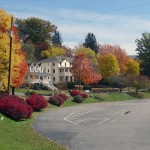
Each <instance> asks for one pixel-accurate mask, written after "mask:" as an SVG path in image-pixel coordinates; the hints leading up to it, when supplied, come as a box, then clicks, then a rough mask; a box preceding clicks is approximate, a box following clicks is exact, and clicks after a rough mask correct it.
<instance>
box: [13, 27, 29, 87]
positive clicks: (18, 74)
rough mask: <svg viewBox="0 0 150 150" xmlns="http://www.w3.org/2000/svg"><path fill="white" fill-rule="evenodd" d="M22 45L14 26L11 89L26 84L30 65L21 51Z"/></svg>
mask: <svg viewBox="0 0 150 150" xmlns="http://www.w3.org/2000/svg"><path fill="white" fill-rule="evenodd" d="M21 48H22V45H21V43H20V39H19V37H18V30H17V28H16V27H15V26H13V52H12V73H11V87H12V88H14V87H19V86H21V85H22V84H23V82H24V77H25V76H26V74H27V70H28V65H27V62H26V58H25V56H26V55H25V53H24V52H23V51H22V50H21Z"/></svg>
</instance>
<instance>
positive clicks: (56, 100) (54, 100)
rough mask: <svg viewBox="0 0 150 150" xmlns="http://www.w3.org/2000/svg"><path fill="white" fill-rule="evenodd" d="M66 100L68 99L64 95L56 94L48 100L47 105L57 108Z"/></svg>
mask: <svg viewBox="0 0 150 150" xmlns="http://www.w3.org/2000/svg"><path fill="white" fill-rule="evenodd" d="M67 99H68V96H66V95H65V94H57V95H54V96H51V97H50V98H49V103H50V104H52V105H55V106H58V107H59V106H61V105H62V104H63V103H64V101H65V100H67Z"/></svg>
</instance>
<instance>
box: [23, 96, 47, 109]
mask: <svg viewBox="0 0 150 150" xmlns="http://www.w3.org/2000/svg"><path fill="white" fill-rule="evenodd" d="M26 102H27V103H28V104H29V105H30V106H32V108H33V110H34V111H39V110H41V109H43V108H46V107H47V106H48V102H47V101H46V99H45V98H44V97H43V96H42V95H38V94H33V95H31V96H30V97H29V98H27V99H26Z"/></svg>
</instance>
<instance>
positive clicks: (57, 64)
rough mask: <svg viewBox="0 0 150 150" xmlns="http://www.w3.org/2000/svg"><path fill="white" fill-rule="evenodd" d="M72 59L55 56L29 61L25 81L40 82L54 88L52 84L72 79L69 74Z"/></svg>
mask: <svg viewBox="0 0 150 150" xmlns="http://www.w3.org/2000/svg"><path fill="white" fill-rule="evenodd" d="M72 60H73V58H71V57H64V56H55V57H51V58H47V59H44V60H41V61H39V62H34V63H31V64H30V65H29V73H28V75H27V78H26V82H27V83H42V84H43V85H45V86H48V87H50V88H51V89H52V88H53V90H54V86H53V84H56V83H58V82H68V81H74V78H73V76H72V74H71V62H72ZM55 89H56V88H55Z"/></svg>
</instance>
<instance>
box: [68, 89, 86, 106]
mask: <svg viewBox="0 0 150 150" xmlns="http://www.w3.org/2000/svg"><path fill="white" fill-rule="evenodd" d="M70 95H71V96H72V97H74V100H73V101H74V102H77V103H82V102H83V101H84V99H85V98H87V97H88V95H87V94H86V93H83V92H79V91H78V90H72V91H71V92H70Z"/></svg>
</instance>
